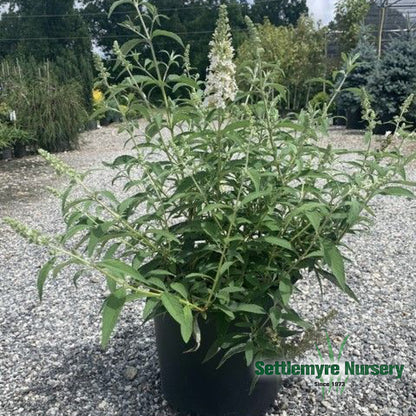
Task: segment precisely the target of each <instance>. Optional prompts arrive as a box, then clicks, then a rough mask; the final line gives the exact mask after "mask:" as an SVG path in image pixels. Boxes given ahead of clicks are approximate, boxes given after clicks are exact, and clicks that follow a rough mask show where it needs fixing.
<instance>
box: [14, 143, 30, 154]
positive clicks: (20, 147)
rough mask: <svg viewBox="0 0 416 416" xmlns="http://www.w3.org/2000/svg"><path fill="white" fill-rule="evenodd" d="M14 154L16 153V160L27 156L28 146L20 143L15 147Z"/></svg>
mask: <svg viewBox="0 0 416 416" xmlns="http://www.w3.org/2000/svg"><path fill="white" fill-rule="evenodd" d="M13 153H14V157H16V158H20V157H24V156H26V154H27V152H26V145H25V144H23V143H20V142H18V143H16V144H15V145H14V149H13Z"/></svg>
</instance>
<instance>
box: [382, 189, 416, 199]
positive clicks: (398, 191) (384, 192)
mask: <svg viewBox="0 0 416 416" xmlns="http://www.w3.org/2000/svg"><path fill="white" fill-rule="evenodd" d="M380 194H381V195H394V196H406V197H408V198H416V196H415V194H414V193H413V192H411V191H409V190H408V189H406V188H401V187H400V186H391V187H388V188H384V189H382V190H381V191H380Z"/></svg>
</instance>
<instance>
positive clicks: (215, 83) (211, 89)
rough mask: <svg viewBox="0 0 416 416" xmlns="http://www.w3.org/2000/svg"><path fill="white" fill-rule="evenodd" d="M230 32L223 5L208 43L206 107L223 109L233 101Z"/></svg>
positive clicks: (232, 65)
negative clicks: (209, 47)
mask: <svg viewBox="0 0 416 416" xmlns="http://www.w3.org/2000/svg"><path fill="white" fill-rule="evenodd" d="M230 31H231V29H230V25H229V21H228V16H227V8H226V6H224V5H223V6H221V7H220V14H219V18H218V22H217V27H216V29H215V32H214V35H213V39H212V41H211V42H210V46H211V51H210V54H209V59H210V66H209V68H208V75H207V82H206V89H205V100H204V105H205V106H206V107H211V106H212V107H217V108H225V107H226V102H227V100H230V101H233V100H234V98H235V96H236V93H237V83H236V80H235V72H236V68H235V64H234V63H233V57H234V48H233V46H232V44H231V33H230Z"/></svg>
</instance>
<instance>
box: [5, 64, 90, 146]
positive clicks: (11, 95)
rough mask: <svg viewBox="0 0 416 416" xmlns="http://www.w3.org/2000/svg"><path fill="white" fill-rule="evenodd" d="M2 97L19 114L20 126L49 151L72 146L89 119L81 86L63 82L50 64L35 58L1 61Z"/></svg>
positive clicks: (17, 124) (34, 141)
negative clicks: (21, 61) (21, 60)
mask: <svg viewBox="0 0 416 416" xmlns="http://www.w3.org/2000/svg"><path fill="white" fill-rule="evenodd" d="M0 78H1V82H2V86H3V88H2V90H1V94H0V96H1V100H2V101H3V102H5V103H7V105H8V107H10V108H13V110H14V111H15V112H16V114H17V119H16V127H18V128H21V129H23V130H26V131H27V132H28V133H29V134H30V136H31V137H32V138H33V143H34V145H35V146H37V147H41V148H43V149H47V150H49V151H52V152H55V151H62V150H67V149H72V148H74V147H76V146H77V144H78V135H79V133H80V131H81V130H82V128H83V126H84V123H85V121H86V113H85V110H84V107H83V99H82V94H81V87H80V85H79V84H77V83H75V82H71V83H67V84H61V83H60V82H59V81H58V79H57V77H56V76H55V74H54V72H53V70H51V67H50V65H48V64H44V65H41V66H38V65H36V64H35V63H34V60H33V59H32V60H29V61H28V62H23V63H20V62H18V61H4V62H3V63H2V65H1V71H0Z"/></svg>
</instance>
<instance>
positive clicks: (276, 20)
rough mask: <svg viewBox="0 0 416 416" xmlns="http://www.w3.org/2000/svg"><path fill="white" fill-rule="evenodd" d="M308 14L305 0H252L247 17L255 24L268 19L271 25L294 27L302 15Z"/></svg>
mask: <svg viewBox="0 0 416 416" xmlns="http://www.w3.org/2000/svg"><path fill="white" fill-rule="evenodd" d="M307 14H308V7H307V5H306V0H293V1H287V0H275V1H271V2H267V1H264V0H254V3H253V6H252V7H251V9H250V13H249V16H250V18H251V19H252V20H253V21H254V22H256V23H262V22H263V20H264V18H268V19H269V20H270V22H271V23H272V24H273V25H276V26H282V25H295V24H296V23H297V21H298V20H299V18H300V17H301V16H302V15H307Z"/></svg>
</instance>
